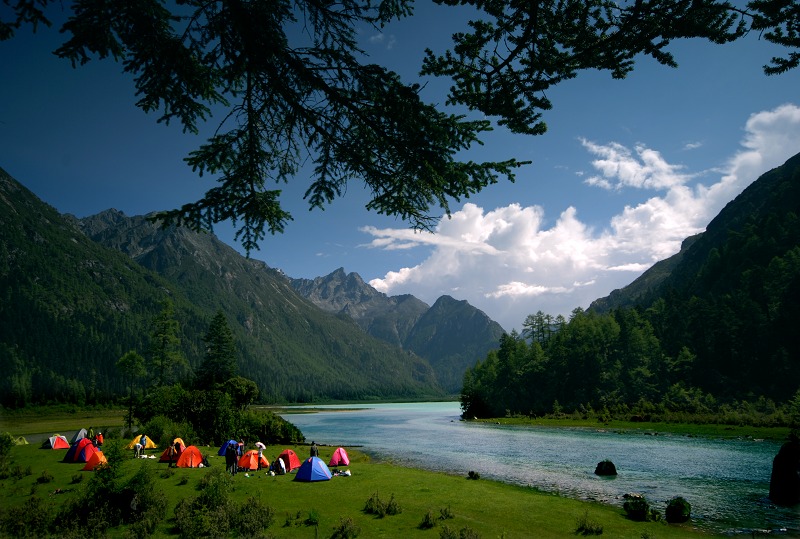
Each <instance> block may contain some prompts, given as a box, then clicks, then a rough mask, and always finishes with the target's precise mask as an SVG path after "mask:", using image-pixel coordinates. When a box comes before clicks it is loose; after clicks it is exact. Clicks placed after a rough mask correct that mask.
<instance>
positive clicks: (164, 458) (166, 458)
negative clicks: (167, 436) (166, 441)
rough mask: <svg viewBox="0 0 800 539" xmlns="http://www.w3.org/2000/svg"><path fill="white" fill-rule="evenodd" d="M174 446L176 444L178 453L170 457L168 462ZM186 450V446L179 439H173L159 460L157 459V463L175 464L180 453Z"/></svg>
mask: <svg viewBox="0 0 800 539" xmlns="http://www.w3.org/2000/svg"><path fill="white" fill-rule="evenodd" d="M175 444H178V452H177V453H175V454H174V455H173V456H172V460H170V458H169V457H170V455H169V454H170V451H173V450H174V449H175ZM185 449H186V444H185V443H183V440H182V439H181V438H175V439H174V440H172V444H171V445H170V446H169V447H167V448H166V449H165V450H164V452H163V453H161V458H160V459H158V462H175V461H177V460H178V459H179V458H180V457H181V453H183V451H184V450H185Z"/></svg>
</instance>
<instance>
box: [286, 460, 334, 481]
mask: <svg viewBox="0 0 800 539" xmlns="http://www.w3.org/2000/svg"><path fill="white" fill-rule="evenodd" d="M331 477H332V476H331V471H330V470H329V469H328V467H327V466H326V465H325V461H323V460H322V459H321V458H319V457H309V458H307V459H306V460H305V461H303V464H301V465H300V469H299V470H297V475H295V476H294V480H295V481H327V480H328V479H330V478H331Z"/></svg>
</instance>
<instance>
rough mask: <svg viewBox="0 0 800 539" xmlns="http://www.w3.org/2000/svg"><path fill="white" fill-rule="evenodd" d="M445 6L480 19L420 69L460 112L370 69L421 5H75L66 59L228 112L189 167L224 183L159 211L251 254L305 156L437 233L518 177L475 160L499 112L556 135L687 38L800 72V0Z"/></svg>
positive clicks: (26, 4)
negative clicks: (117, 65) (103, 62)
mask: <svg viewBox="0 0 800 539" xmlns="http://www.w3.org/2000/svg"><path fill="white" fill-rule="evenodd" d="M437 3H439V4H441V5H447V6H452V9H457V8H459V7H461V6H462V5H465V6H467V8H468V9H469V10H470V13H472V15H473V16H474V19H473V20H471V21H469V22H468V23H467V24H468V27H467V28H465V29H464V31H463V32H458V33H456V34H454V35H453V46H452V49H450V50H447V51H445V52H444V53H443V54H441V55H436V54H434V52H433V51H430V50H428V51H426V52H427V54H426V58H425V59H424V62H423V65H422V70H421V75H423V76H426V75H431V76H437V77H447V78H449V79H450V82H451V83H452V84H451V85H450V90H449V93H448V95H447V96H446V97H444V99H442V100H441V101H442V102H443V103H445V104H446V105H448V106H454V107H460V109H459V114H449V113H446V112H444V111H443V110H442V108H443V107H442V106H440V105H438V104H436V103H435V102H434V103H427V102H425V101H423V99H422V97H421V86H420V84H419V83H417V82H411V83H405V82H403V81H402V79H401V77H400V75H399V74H397V73H395V72H393V71H391V70H389V69H387V68H386V67H384V66H380V65H373V64H366V63H365V62H364V58H365V56H364V54H363V51H361V50H360V48H359V46H358V35H359V32H360V31H362V29H363V28H364V27H370V26H376V27H382V26H384V25H386V24H388V23H390V22H392V21H393V20H396V19H402V18H405V17H409V16H411V15H412V14H413V12H414V9H413V8H414V2H413V0H381V1H378V2H368V1H365V0H342V1H341V2H337V3H332V4H330V3H319V2H314V1H310V0H297V1H296V2H288V1H280V0H277V1H269V2H267V1H251V2H240V1H225V0H223V1H217V2H207V1H199V0H186V1H182V2H176V3H171V2H156V1H143V2H130V1H128V0H104V1H103V2H89V1H81V2H73V3H71V10H72V13H71V14H70V16H69V18H68V20H67V21H66V23H65V24H64V25H63V27H62V29H61V31H62V32H63V33H64V34H65V35H66V36H67V38H66V39H67V41H66V42H65V43H64V44H63V45H62V46H61V47H60V48H58V49H57V50H56V54H57V55H58V56H60V57H62V58H65V59H68V60H70V61H72V63H73V65H77V64H84V63H86V62H88V61H89V60H90V59H91V58H92V57H93V56H97V57H99V58H109V57H110V58H113V59H114V60H117V61H120V62H121V63H122V64H123V66H124V67H123V69H124V71H125V72H126V74H127V75H128V76H130V77H132V79H133V81H134V84H135V86H136V95H137V98H138V99H139V101H138V102H137V105H138V106H139V107H140V108H142V109H143V110H144V111H145V112H155V111H160V116H159V118H158V121H163V122H170V121H177V122H179V123H181V124H182V127H183V128H184V131H189V132H192V133H197V132H198V131H199V125H200V124H201V123H202V122H204V121H206V120H207V119H208V118H209V117H210V116H211V112H212V109H215V108H216V109H219V108H221V107H222V108H227V113H226V112H222V113H221V114H220V115H219V116H220V118H223V120H222V121H221V124H220V126H219V128H218V129H217V130H216V132H215V134H214V135H213V136H212V137H211V138H210V139H209V140H208V141H207V142H206V143H205V144H204V145H202V146H201V147H200V148H199V149H197V150H195V151H194V152H192V153H191V154H190V156H189V157H188V158H187V159H186V160H187V162H188V164H189V165H190V166H191V167H192V168H193V169H194V170H195V171H197V172H198V173H199V174H201V175H202V174H205V173H208V174H210V175H214V176H216V177H217V178H218V182H219V185H218V186H216V187H214V188H212V189H210V190H209V191H208V192H207V193H206V194H205V196H204V197H203V198H202V199H201V200H199V201H197V202H194V203H190V204H187V205H185V206H184V207H182V208H180V209H178V210H174V211H168V212H164V213H162V214H160V215H159V216H158V218H159V219H161V221H162V222H163V223H164V224H166V225H169V224H172V223H178V224H183V223H185V224H187V225H189V226H191V227H192V228H194V229H198V230H200V229H203V230H206V229H210V228H211V227H212V226H213V225H214V224H215V223H218V222H222V221H227V220H229V219H230V220H232V221H233V222H234V224H235V225H236V226H237V227H239V228H238V229H237V238H241V240H242V243H243V245H244V247H245V249H248V250H249V249H252V248H255V247H257V246H258V242H259V241H260V240H262V239H263V237H264V235H265V232H266V231H269V232H272V233H275V232H282V231H283V229H284V227H285V225H286V224H287V223H288V221H290V220H291V219H292V216H291V215H290V214H289V213H288V212H287V211H285V210H284V208H283V206H282V205H281V203H280V195H281V191H280V190H278V189H274V188H273V187H272V186H273V184H281V183H283V182H286V181H288V180H289V179H291V178H294V177H296V176H298V175H299V173H300V171H301V170H303V165H304V163H306V162H308V163H313V167H308V168H313V174H312V175H311V176H310V178H311V183H310V185H309V186H308V187H307V188H306V189H301V190H300V192H304V193H305V195H304V196H305V198H306V199H307V200H308V202H309V204H310V206H311V207H312V208H313V207H323V206H324V205H325V204H328V203H330V202H332V201H333V200H334V199H335V198H337V197H340V196H342V195H343V194H344V193H345V192H346V191H347V183H348V181H350V180H353V179H356V180H361V181H363V182H364V184H365V185H366V186H367V188H368V189H367V191H369V192H371V194H372V196H373V198H372V199H371V200H370V201H369V202H368V203H367V209H369V210H372V211H376V212H378V213H381V214H388V215H396V216H399V217H401V218H403V219H406V220H408V221H409V222H410V223H411V224H412V226H414V227H419V228H431V227H432V226H433V225H434V224H435V223H436V222H438V220H439V219H438V215H439V211H438V209H437V208H435V207H436V206H439V207H441V208H443V209H444V211H445V213H449V204H450V201H453V200H454V201H456V202H458V201H460V200H461V199H463V198H466V197H469V196H470V195H471V194H474V193H477V192H479V191H481V190H482V189H484V188H485V187H487V186H489V185H491V184H494V183H496V182H497V181H498V179H499V178H500V177H506V178H508V179H510V180H513V178H514V174H513V172H514V170H515V169H516V168H517V167H519V166H521V165H522V164H524V163H523V162H521V161H518V160H516V159H513V158H511V159H506V160H502V161H492V162H483V163H481V162H474V161H471V160H465V159H461V156H464V155H472V154H471V152H470V151H469V150H470V149H471V148H473V147H474V145H477V144H481V143H482V140H481V138H482V137H483V136H484V134H485V133H486V132H487V131H490V130H491V129H492V127H493V126H492V121H491V120H490V118H491V119H495V118H496V119H497V123H498V124H499V125H501V126H504V127H506V128H507V129H509V130H510V131H512V132H515V133H523V134H529V135H539V134H542V133H544V132H545V131H546V130H547V126H546V124H545V122H544V121H543V119H542V114H543V113H544V112H545V111H547V110H549V109H551V108H552V103H551V102H550V100H549V99H548V96H547V94H548V90H551V89H552V88H553V87H554V86H556V85H558V84H560V83H561V82H564V81H567V80H569V79H572V78H575V77H577V76H578V74H579V73H580V72H582V71H590V70H601V71H605V72H607V73H609V74H610V75H611V76H612V77H614V78H618V79H621V78H624V77H626V76H627V75H628V74H629V73H630V72H631V71H632V70H633V68H634V64H635V61H634V59H638V58H640V57H647V56H649V57H651V58H653V59H655V60H656V61H657V62H659V63H661V64H663V65H666V66H671V67H676V66H677V62H676V61H675V59H674V58H673V56H672V54H671V53H670V52H669V51H668V50H667V47H668V46H669V44H670V43H671V42H672V41H674V40H677V39H691V38H700V39H705V40H708V41H711V42H714V43H727V42H731V41H734V40H736V39H738V38H740V37H742V36H744V35H746V34H747V33H748V31H749V30H753V31H754V32H757V33H758V34H759V35H761V36H763V38H764V39H765V40H767V41H770V42H772V43H775V44H777V45H778V46H781V47H785V48H786V49H787V51H786V54H785V55H784V56H782V57H781V56H776V57H774V58H772V65H771V66H767V67H766V68H765V71H766V72H767V73H769V74H777V73H782V72H784V71H787V70H789V69H793V68H795V67H797V65H798V63H800V53H798V52H795V51H796V50H797V49H798V48H800V38H798V32H797V31H796V29H797V26H798V19H800V13H798V11H799V10H798V9H797V7H796V3H794V2H791V1H788V0H778V1H774V0H750V1H749V2H748V3H746V4H745V5H743V6H742V5H739V4H738V3H737V4H734V3H731V2H728V1H725V0H691V1H687V0H650V1H648V2H640V1H636V2H616V1H613V0H574V1H567V2H553V1H549V2H544V1H531V2H514V1H510V0H505V1H491V2H490V1H487V0H464V1H462V2H454V1H449V0H438V2H437ZM5 4H6V6H11V9H10V10H9V9H7V10H5V12H3V13H0V40H3V39H9V38H11V37H12V36H13V35H14V32H15V31H16V30H17V29H18V28H20V27H21V26H23V25H32V26H33V27H34V28H36V26H37V25H39V24H43V25H49V24H50V20H49V19H48V16H49V12H48V8H50V7H51V6H52V8H53V10H54V11H55V9H57V7H56V6H58V2H55V1H54V0H18V1H15V2H8V1H6V2H5ZM109 14H113V16H109ZM58 16H61V14H60V13H59V14H58ZM792 49H794V51H793V50H792ZM436 99H438V97H437V98H436ZM463 110H466V111H467V112H469V113H471V114H462V111H463ZM433 210H436V211H433ZM432 214H433V215H432Z"/></svg>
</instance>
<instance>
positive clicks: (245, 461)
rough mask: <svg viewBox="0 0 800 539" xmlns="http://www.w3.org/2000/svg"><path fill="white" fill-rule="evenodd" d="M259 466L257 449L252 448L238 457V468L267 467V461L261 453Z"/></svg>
mask: <svg viewBox="0 0 800 539" xmlns="http://www.w3.org/2000/svg"><path fill="white" fill-rule="evenodd" d="M260 461H261V466H259V458H258V451H256V450H255V449H252V450H250V451H248V452H247V453H245V454H244V455H242V456H241V457H240V458H239V463H238V464H239V468H244V469H245V470H258V469H259V468H264V469H268V468H269V461H268V460H267V457H265V456H264V455H261V459H260Z"/></svg>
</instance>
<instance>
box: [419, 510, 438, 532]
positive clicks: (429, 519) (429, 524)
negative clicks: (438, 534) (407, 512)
mask: <svg viewBox="0 0 800 539" xmlns="http://www.w3.org/2000/svg"><path fill="white" fill-rule="evenodd" d="M418 527H419V529H421V530H429V529H431V528H435V527H436V517H434V516H433V511H431V510H430V509H428V512H427V513H425V516H423V517H422V522H420V523H419V526H418Z"/></svg>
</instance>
